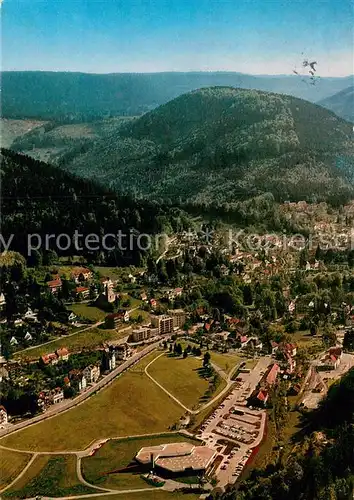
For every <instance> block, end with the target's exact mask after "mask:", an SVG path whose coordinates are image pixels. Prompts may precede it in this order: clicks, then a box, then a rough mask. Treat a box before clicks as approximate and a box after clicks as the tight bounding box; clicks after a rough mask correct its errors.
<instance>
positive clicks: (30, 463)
mask: <svg viewBox="0 0 354 500" xmlns="http://www.w3.org/2000/svg"><path fill="white" fill-rule="evenodd" d="M32 453H33V452H32ZM38 455H39V453H33V454H32V457H31V458H30V460H29V462H28V464H27V465H26V466H25V467H24V469H23V470H22V471H21V472H20V473H19V475H18V476H16V477H15V479H14V480H13V481H11V483H10V484H8V485H7V486H5V488H2V489H1V490H0V493H3V492H4V491H6V490H8V489H10V488H11V487H12V486H13V485H14V484H15V483H16V482H17V481H18V480H19V479H21V477H22V476H24V475H25V474H26V472H27V471H28V469H29V468H30V467H31V465H32V464H33V462H34V461H35V459H36V458H37V456H38Z"/></svg>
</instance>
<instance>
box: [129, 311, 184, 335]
mask: <svg viewBox="0 0 354 500" xmlns="http://www.w3.org/2000/svg"><path fill="white" fill-rule="evenodd" d="M186 317H187V316H186V313H185V311H184V310H183V309H169V310H168V311H167V314H161V315H153V316H151V325H146V326H139V327H138V328H135V329H134V330H133V331H132V332H131V334H130V336H129V339H128V340H129V341H130V342H132V343H139V342H145V341H146V340H149V339H152V338H154V337H158V336H161V335H169V334H171V333H173V332H174V331H175V330H179V329H181V328H182V327H183V325H184V324H185V322H186Z"/></svg>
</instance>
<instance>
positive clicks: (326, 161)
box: [60, 87, 353, 204]
mask: <svg viewBox="0 0 354 500" xmlns="http://www.w3.org/2000/svg"><path fill="white" fill-rule="evenodd" d="M351 137H352V126H351V125H350V124H349V123H348V122H346V121H345V120H343V119H341V118H339V117H338V116H336V115H335V114H334V113H333V112H330V111H328V110H326V109H325V108H323V107H321V106H319V105H316V104H311V103H309V102H307V101H305V100H301V99H298V98H295V97H292V96H284V95H281V94H276V93H268V92H263V91H256V90H248V89H234V88H232V87H223V88H221V87H211V88H205V89H200V90H196V91H192V92H190V93H187V94H184V95H183V96H179V97H177V98H176V99H174V100H172V101H170V102H169V103H167V104H164V105H162V106H160V107H159V108H157V109H155V110H153V111H151V112H149V113H146V114H144V115H143V116H142V117H140V118H136V119H134V120H132V121H130V122H128V123H125V124H123V125H122V126H121V127H120V128H118V129H117V130H115V131H112V133H111V135H110V136H109V137H107V138H105V139H104V140H98V141H96V142H95V144H93V145H91V146H89V147H88V149H87V150H86V151H79V152H78V154H77V155H72V156H71V158H68V159H65V157H64V158H62V159H61V161H60V163H61V165H62V166H63V167H64V168H67V169H69V170H71V171H74V172H76V173H78V174H79V175H82V176H88V177H93V178H95V179H96V180H99V181H100V182H103V183H109V185H110V186H111V187H112V188H114V189H117V190H118V191H122V192H128V193H132V192H133V193H134V194H135V195H137V196H142V197H148V198H153V199H154V198H158V199H165V200H166V199H169V200H171V201H172V202H174V201H175V200H176V197H177V198H179V199H181V200H182V201H185V202H192V201H193V200H194V201H195V202H198V203H199V204H201V203H204V202H208V200H213V202H216V201H217V200H218V201H220V202H221V203H224V202H225V203H230V202H232V201H233V200H234V199H237V198H248V197H250V196H253V195H259V194H262V193H264V192H272V193H273V194H274V195H275V196H276V198H277V199H279V200H281V199H284V198H285V199H288V198H295V199H298V198H300V199H302V198H308V199H311V198H315V199H322V198H324V197H325V196H327V195H328V194H330V193H332V194H333V195H335V196H338V195H339V194H340V193H341V195H343V196H344V193H346V194H349V192H351V191H352V187H351V185H350V183H348V182H347V181H348V179H346V178H345V177H343V171H339V170H338V169H337V168H336V162H337V158H338V157H339V156H343V155H345V156H346V157H347V158H348V159H349V160H348V161H349V162H351V161H352V158H353V144H352V141H351ZM309 174H310V175H309ZM211 186H212V189H211ZM330 195H331V194H330Z"/></svg>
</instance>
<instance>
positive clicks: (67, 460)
mask: <svg viewBox="0 0 354 500" xmlns="http://www.w3.org/2000/svg"><path fill="white" fill-rule="evenodd" d="M95 492H96V490H94V489H93V488H92V489H91V488H88V487H87V486H85V485H83V484H81V483H80V482H79V479H78V477H77V475H76V456H75V455H66V456H65V455H62V456H55V455H54V456H53V455H39V456H38V457H37V458H36V459H35V461H34V462H33V464H32V465H31V467H30V468H29V469H28V471H27V472H26V473H25V474H24V476H22V477H21V478H20V479H19V480H18V481H17V482H16V483H15V484H14V486H13V487H12V488H10V489H9V490H7V491H6V492H5V493H3V497H4V498H16V499H17V498H18V499H22V498H33V497H35V496H37V495H46V496H51V497H53V496H66V495H75V494H85V493H95Z"/></svg>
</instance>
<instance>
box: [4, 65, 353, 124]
mask: <svg viewBox="0 0 354 500" xmlns="http://www.w3.org/2000/svg"><path fill="white" fill-rule="evenodd" d="M1 78H2V82H1V83H2V116H4V117H6V118H41V119H49V120H58V119H60V120H75V121H89V120H92V119H97V118H107V117H109V116H124V115H125V116H134V115H140V114H142V113H145V112H147V111H150V110H152V109H154V108H156V107H157V106H159V105H161V104H164V103H166V102H168V101H170V100H171V99H174V98H175V97H178V96H180V95H182V94H184V93H186V92H190V91H191V90H195V89H198V88H202V87H211V86H231V87H242V88H248V89H260V90H265V91H271V92H279V93H285V94H290V95H294V96H297V97H301V98H303V99H307V100H308V101H313V102H315V101H318V100H320V99H324V98H326V97H328V96H331V95H333V94H334V93H336V92H339V91H340V90H342V89H345V88H346V87H348V86H349V85H351V83H352V80H351V79H350V78H349V77H348V78H323V79H321V80H319V81H318V82H317V83H316V85H310V82H309V80H308V79H306V78H301V77H298V76H295V75H292V76H282V75H276V76H253V75H244V74H242V73H233V72H190V73H142V74H138V73H117V74H105V75H102V74H101V75H99V74H86V73H68V72H66V73H64V72H44V71H43V72H41V71H22V72H21V71H9V72H3V73H2V75H1Z"/></svg>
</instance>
